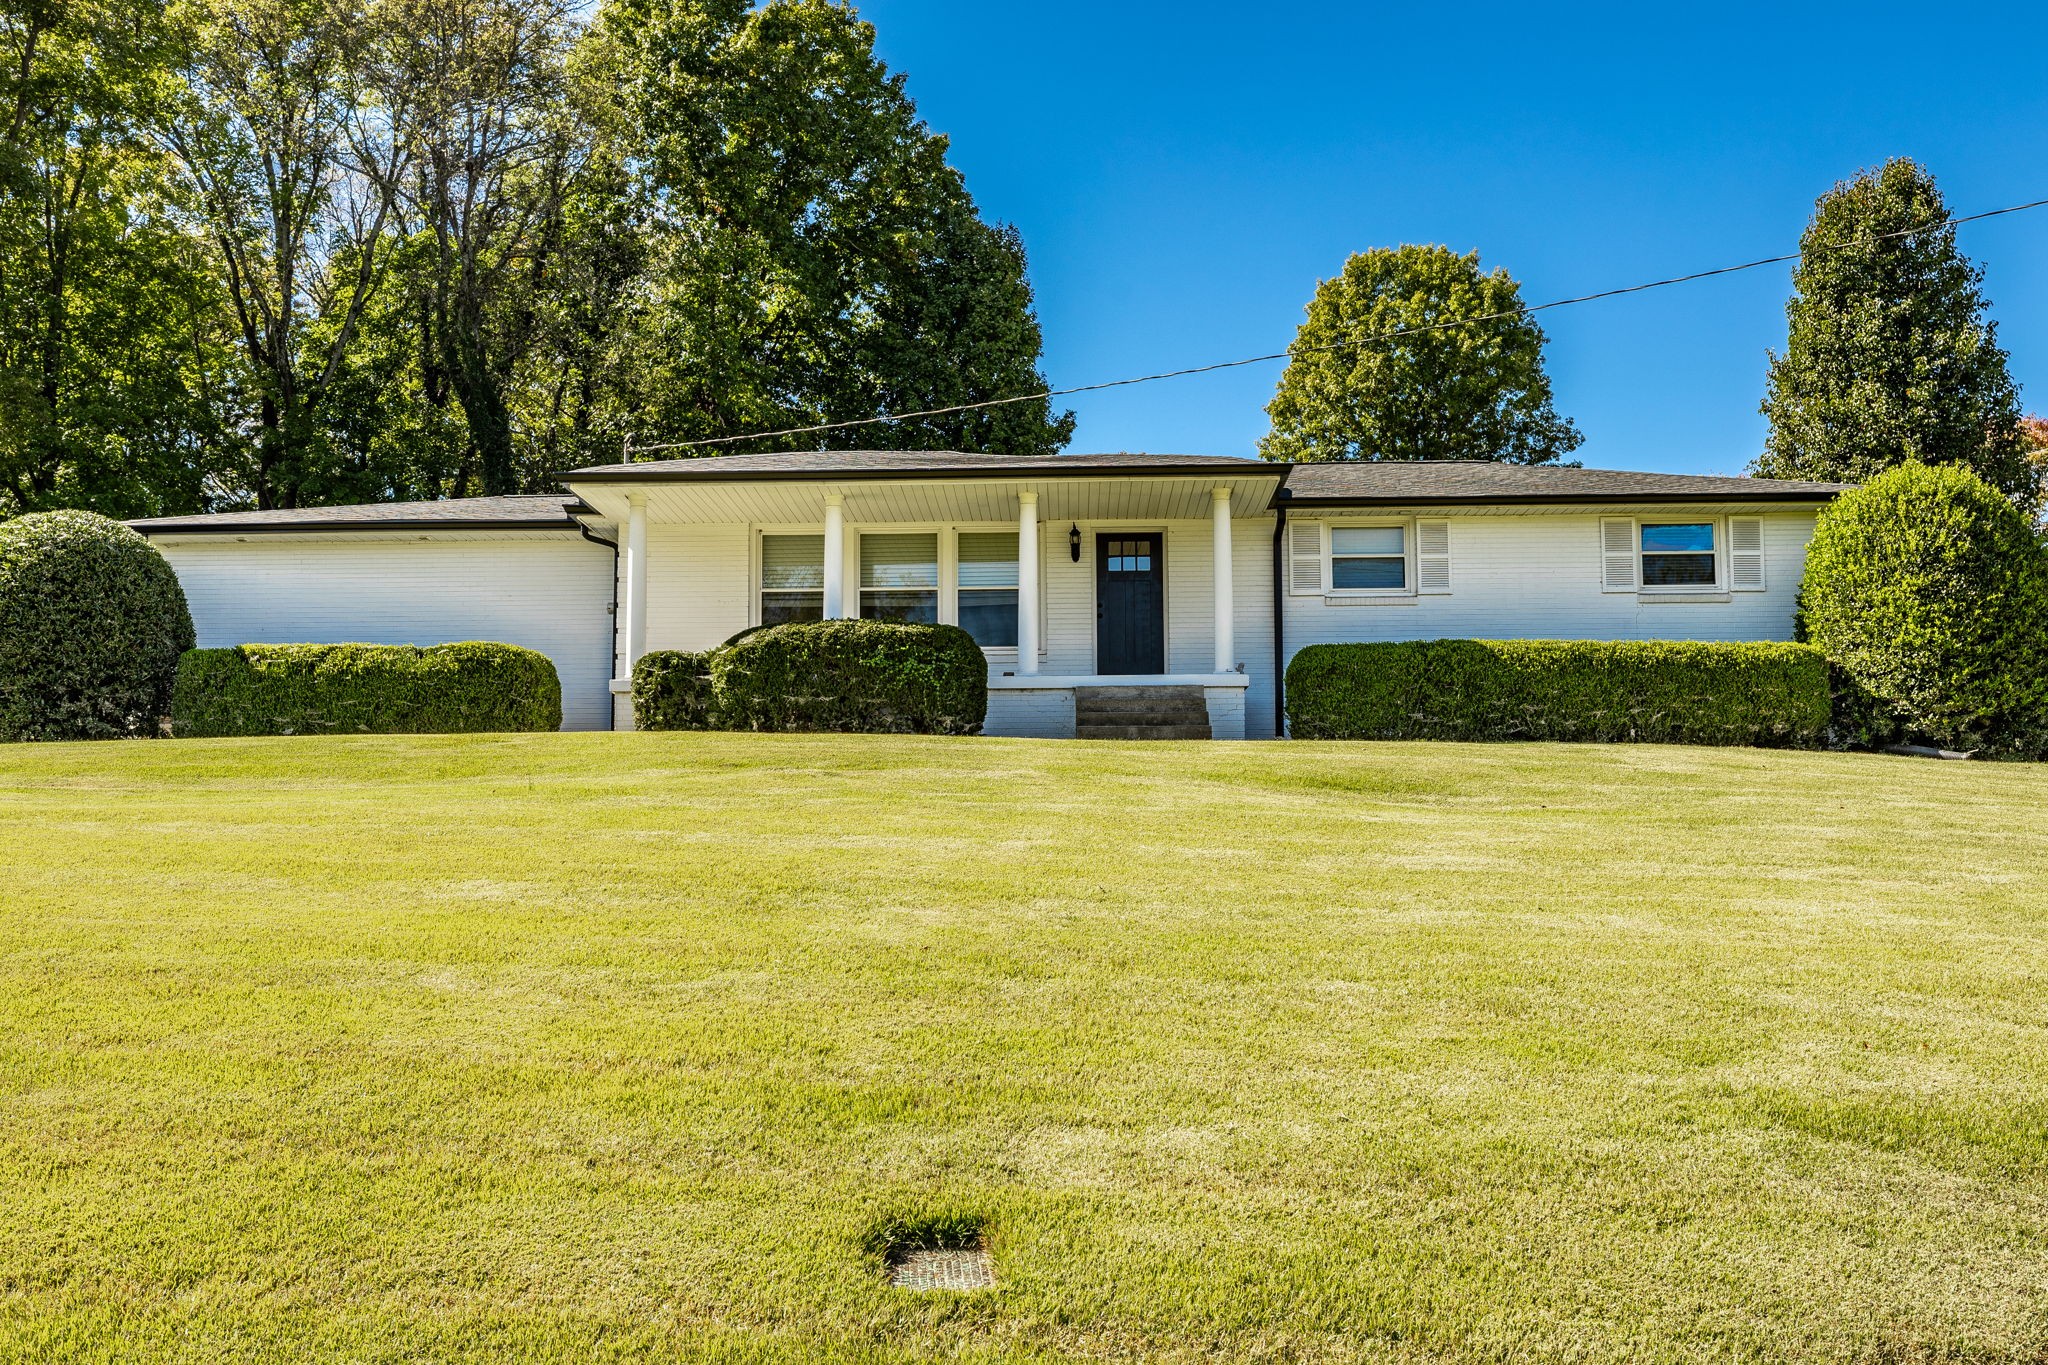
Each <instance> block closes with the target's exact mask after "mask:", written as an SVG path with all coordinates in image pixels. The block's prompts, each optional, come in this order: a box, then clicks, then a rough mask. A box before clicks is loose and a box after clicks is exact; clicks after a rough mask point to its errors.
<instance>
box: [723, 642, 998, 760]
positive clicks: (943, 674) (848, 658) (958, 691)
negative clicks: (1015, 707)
mask: <svg viewBox="0 0 2048 1365" xmlns="http://www.w3.org/2000/svg"><path fill="white" fill-rule="evenodd" d="M711 680H712V687H713V689H714V692H715V695H716V704H717V712H718V719H719V723H720V724H721V725H723V726H726V727H729V728H732V729H738V730H839V731H853V732H860V733H868V734H933V735H964V734H975V733H977V732H979V731H980V729H981V724H982V721H983V719H985V718H986V716H987V714H988V660H987V657H986V656H985V655H983V654H982V652H981V647H980V646H979V645H977V644H975V643H974V637H973V636H971V635H969V634H968V633H967V632H966V631H964V630H962V629H960V628H959V627H958V626H910V625H897V624H893V623H890V622H886V621H802V622H793V623H791V624H789V625H781V626H774V627H771V628H769V629H767V630H763V631H757V632H755V633H754V634H751V635H748V636H746V637H745V638H743V639H741V640H740V641H738V642H737V643H735V644H732V645H728V646H726V647H724V648H721V649H718V650H716V651H715V652H713V654H712V656H711Z"/></svg>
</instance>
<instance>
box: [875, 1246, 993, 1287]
mask: <svg viewBox="0 0 2048 1365" xmlns="http://www.w3.org/2000/svg"><path fill="white" fill-rule="evenodd" d="M995 1282H996V1269H995V1266H994V1265H992V1264H990V1262H989V1259H988V1253H987V1252H986V1251H983V1250H982V1249H981V1248H979V1247H969V1248H966V1249H964V1250H960V1251H905V1252H902V1253H900V1254H898V1255H897V1256H896V1257H895V1258H893V1259H892V1260H891V1261H890V1263H889V1283H890V1284H892V1285H894V1286H895V1287H896V1288H898V1289H990V1288H993V1287H994V1286H995Z"/></svg>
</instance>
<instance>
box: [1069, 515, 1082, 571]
mask: <svg viewBox="0 0 2048 1365" xmlns="http://www.w3.org/2000/svg"><path fill="white" fill-rule="evenodd" d="M1067 553H1068V554H1071V555H1072V556H1073V557H1074V562H1075V563H1076V564H1079V563H1080V562H1081V523H1080V522H1078V521H1077V522H1075V523H1074V524H1073V525H1072V526H1069V527H1068V528H1067Z"/></svg>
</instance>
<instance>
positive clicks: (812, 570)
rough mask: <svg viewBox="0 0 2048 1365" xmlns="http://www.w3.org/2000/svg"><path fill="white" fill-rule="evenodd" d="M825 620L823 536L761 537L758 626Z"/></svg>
mask: <svg viewBox="0 0 2048 1365" xmlns="http://www.w3.org/2000/svg"><path fill="white" fill-rule="evenodd" d="M824 617H825V537H823V536H762V537H761V624H762V625H764V626H779V625H781V624H783V623H784V622H786V621H820V620H823V619H824Z"/></svg>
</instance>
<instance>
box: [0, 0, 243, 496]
mask: <svg viewBox="0 0 2048 1365" xmlns="http://www.w3.org/2000/svg"><path fill="white" fill-rule="evenodd" d="M170 51H171V35H170V33H169V31H168V30H167V28H166V27H165V26H164V25H163V24H162V23H161V21H160V16H159V14H158V12H157V7H156V5H155V4H153V3H149V0H69V2H68V3H54V2H50V0H29V2H28V3H25V4H9V5H6V6H0V517H5V516H10V515H15V514H18V513H22V512H30V511H36V510H38V509H43V508H55V507H83V508H90V509H94V510H97V511H102V512H106V513H109V514H112V515H115V516H132V515H140V514H147V513H158V512H185V511H195V510H198V509H199V508H200V507H201V506H203V505H204V503H205V501H206V499H207V498H208V496H209V495H210V490H211V489H212V488H213V487H214V486H216V484H217V480H218V476H219V475H220V473H221V472H222V470H223V468H224V466H226V465H227V464H229V463H231V462H232V457H233V452H234V450H235V448H236V441H235V439H234V436H233V432H232V424H231V422H230V421H228V420H224V419H225V418H226V415H227V414H229V413H231V412H232V411H233V409H234V405H235V392H236V388H237V385H236V382H235V380H236V376H235V374H234V373H233V367H232V361H233V357H232V355H231V354H230V353H229V352H228V350H227V348H226V345H225V342H226V340H227V338H226V337H225V335H224V334H223V333H222V332H221V330H220V328H219V326H218V320H217V317H216V315H215V313H214V312H213V306H214V305H215V304H216V303H217V302H218V297H219V296H218V294H217V292H216V291H215V290H214V289H213V288H212V281H211V279H210V277H209V275H208V272H207V269H206V262H205V260H204V258H203V255H202V253H201V252H200V251H199V250H197V249H196V246H195V244H194V243H193V242H192V241H191V239H190V238H189V237H188V236H187V235H186V234H185V233H184V232H183V231H182V230H181V228H180V225H179V224H178V222H177V221H176V217H175V214H176V209H177V199H176V194H175V186H174V185H173V184H172V183H171V177H170V176H169V175H168V173H167V170H168V168H167V166H166V164H165V160H164V158H163V156H162V155H161V153H160V152H158V150H157V149H156V148H155V147H153V146H152V145H151V144H150V143H149V142H148V141H147V140H146V139H145V138H144V137H142V136H141V134H140V130H139V123H140V121H141V120H142V119H143V118H144V116H145V114H146V111H147V110H148V109H149V108H150V107H151V105H152V103H153V102H154V100H155V98H156V93H157V92H156V87H155V78H156V75H157V73H158V72H160V71H161V70H162V69H163V67H164V65H165V63H166V62H167V61H168V59H169V53H170Z"/></svg>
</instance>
